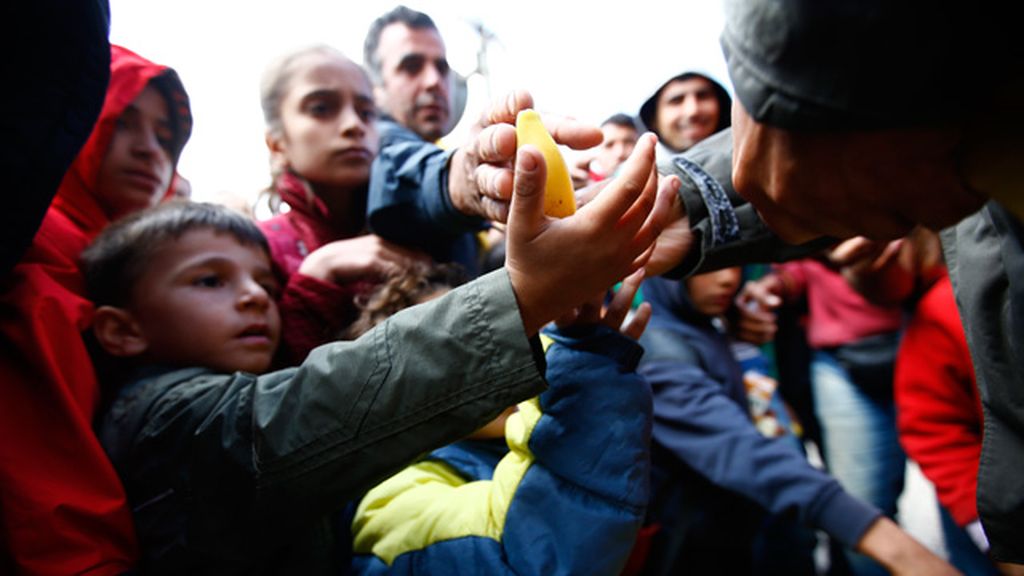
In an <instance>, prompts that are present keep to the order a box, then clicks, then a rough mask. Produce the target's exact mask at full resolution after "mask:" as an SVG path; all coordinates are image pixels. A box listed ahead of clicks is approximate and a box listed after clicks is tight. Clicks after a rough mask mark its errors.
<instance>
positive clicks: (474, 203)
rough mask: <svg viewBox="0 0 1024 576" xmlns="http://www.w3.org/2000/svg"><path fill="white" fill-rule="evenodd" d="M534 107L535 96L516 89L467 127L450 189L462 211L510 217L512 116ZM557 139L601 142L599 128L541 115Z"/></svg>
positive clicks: (583, 144)
mask: <svg viewBox="0 0 1024 576" xmlns="http://www.w3.org/2000/svg"><path fill="white" fill-rule="evenodd" d="M527 108H533V97H532V96H530V93H529V92H526V91H525V90H517V91H515V92H512V93H510V94H508V95H507V96H506V97H505V98H504V99H502V100H500V101H497V102H495V103H494V104H493V105H492V106H491V107H490V108H489V109H488V110H487V111H485V112H484V114H483V115H481V117H480V120H479V121H478V122H477V123H476V125H474V126H473V128H472V129H471V130H470V141H469V143H468V144H466V145H465V146H462V147H460V148H459V149H458V150H456V151H455V154H453V155H452V161H451V169H450V171H449V176H448V191H449V195H450V196H451V200H452V204H453V205H454V206H455V208H456V209H457V210H459V211H460V212H462V213H463V214H467V215H471V216H479V217H481V218H485V219H487V220H496V221H498V222H505V221H507V220H508V213H509V201H510V200H511V198H512V182H513V165H512V162H513V159H514V158H515V156H516V129H515V122H516V115H517V114H519V112H520V111H521V110H525V109H527ZM544 125H545V127H547V128H548V130H550V131H551V135H552V137H554V139H555V142H558V143H559V144H564V145H566V146H569V147H570V148H575V149H580V150H582V149H586V148H591V147H593V146H596V145H597V144H599V143H600V142H601V130H600V129H598V128H597V127H595V126H588V125H584V124H581V123H579V122H576V121H574V120H571V119H569V118H558V117H553V116H545V117H544Z"/></svg>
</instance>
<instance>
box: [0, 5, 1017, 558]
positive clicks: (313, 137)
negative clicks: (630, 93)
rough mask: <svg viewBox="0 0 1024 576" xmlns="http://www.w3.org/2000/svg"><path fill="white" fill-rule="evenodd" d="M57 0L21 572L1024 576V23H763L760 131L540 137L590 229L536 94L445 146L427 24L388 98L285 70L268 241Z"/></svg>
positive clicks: (39, 123)
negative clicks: (929, 526) (1016, 39)
mask: <svg viewBox="0 0 1024 576" xmlns="http://www.w3.org/2000/svg"><path fill="white" fill-rule="evenodd" d="M50 4H56V3H55V2H52V1H50V0H47V1H46V2H41V3H39V4H38V5H32V6H30V7H29V6H27V7H25V8H22V9H21V10H23V11H24V12H25V13H24V14H23V15H22V16H23V17H24V18H23V19H22V21H23V22H24V23H25V26H24V30H23V31H22V32H21V33H35V34H39V36H40V37H43V38H50V39H51V44H52V46H49V47H48V49H47V50H41V51H39V52H38V53H36V54H35V55H34V56H33V59H32V63H33V65H34V66H35V67H36V69H45V70H52V71H54V74H45V75H39V74H29V73H28V72H27V69H19V70H18V71H16V72H17V73H18V74H19V78H18V80H19V82H21V81H22V80H24V82H23V84H24V86H25V87H26V88H27V90H28V92H29V93H33V94H35V95H36V97H35V98H33V99H29V100H24V101H22V102H21V105H22V107H23V108H24V113H23V114H20V115H18V116H17V117H16V118H15V119H13V120H12V121H11V122H10V123H9V124H5V127H4V130H5V131H8V132H9V133H8V134H7V136H8V138H7V140H8V143H7V145H8V146H16V147H17V149H16V150H15V151H12V152H11V153H10V154H7V155H5V157H7V158H8V161H10V160H11V159H14V160H15V161H17V162H18V164H15V165H12V168H11V170H9V172H10V173H11V174H13V175H16V178H15V179H14V182H13V184H14V186H13V188H12V194H9V196H10V199H11V203H10V206H11V210H9V211H5V213H4V215H3V218H4V225H3V226H0V231H2V233H3V235H4V236H3V238H4V240H3V243H2V246H0V248H2V254H3V262H2V264H3V268H2V269H0V274H2V276H0V344H2V346H0V374H2V375H3V379H4V385H3V387H2V394H3V398H2V399H0V427H2V428H0V434H2V435H3V437H4V438H5V440H4V441H3V442H0V572H3V573H11V574H90V575H107V574H111V575H113V574H136V573H138V574H206V573H210V574H294V573H300V574H350V573H351V574H391V573H395V574H398V573H402V574H406V573H408V574H412V573H427V574H512V573H515V574H609V575H614V574H628V575H660V574H680V573H693V574H822V573H828V574H835V575H839V574H856V575H862V574H875V573H886V572H891V573H895V574H908V575H909V574H956V573H965V574H997V573H1004V574H1024V542H1021V538H1022V536H1021V534H1024V531H1022V530H1021V528H1024V517H1022V515H1024V504H1022V502H1024V480H1022V477H1021V476H1020V475H1019V474H1017V473H1015V472H1014V471H1013V470H1014V469H1015V467H1014V465H1013V462H1015V461H1017V458H1020V457H1021V455H1022V454H1024V432H1021V430H1022V429H1024V416H1022V415H1021V411H1020V405H1021V401H1022V400H1021V394H1024V382H1021V378H1022V376H1021V374H1022V373H1024V371H1022V370H1021V369H1020V368H1021V366H1020V360H1019V358H1021V354H1024V351H1021V350H1020V340H1019V339H1018V338H1016V336H1017V331H1018V330H1019V328H1018V326H1020V325H1022V324H1021V322H1018V320H1024V318H1020V316H1021V306H1022V305H1024V304H1022V302H1021V300H1022V298H1024V295H1021V294H1020V291H1021V288H1020V285H1019V284H1020V280H1019V278H1021V277H1022V276H1021V275H1022V274H1024V268H1022V266H1021V262H1022V261H1024V247H1022V246H1021V239H1022V238H1024V231H1022V229H1021V221H1020V219H1021V218H1022V217H1024V212H1022V211H1021V204H1020V201H1019V200H1018V198H1019V192H1018V191H1017V190H1016V186H1017V185H1018V184H1019V182H1020V179H1019V177H1018V172H1017V168H1016V167H1015V166H1016V164H1015V163H1014V162H1013V158H1014V156H1013V152H1015V151H1016V150H1017V149H1018V147H1019V146H1020V144H1019V142H1020V138H1019V135H1018V134H1017V133H1016V132H1014V131H1013V128H1015V127H1016V122H1017V120H1016V118H1017V116H1018V115H1014V111H1016V110H1017V109H1018V108H1019V102H1020V101H1021V100H1020V96H1021V94H1020V92H1019V91H1020V83H1019V81H1018V79H1017V77H1016V76H1015V75H1014V74H1013V73H1012V71H1011V70H1012V69H1011V68H1010V67H1008V65H1006V63H1008V62H1015V59H1014V56H1016V55H1017V54H1018V53H1019V51H1020V49H1019V48H1017V47H1016V46H1015V45H1014V44H1013V43H1012V42H1011V41H1010V40H1008V38H1009V36H1008V26H1009V22H1011V21H1012V19H1007V18H1000V17H999V15H993V14H990V13H988V12H986V11H983V10H982V9H981V8H970V9H967V10H965V13H964V14H957V15H955V16H954V15H950V14H938V13H936V14H932V13H928V14H921V13H920V12H919V11H916V10H911V9H910V8H908V7H904V6H889V4H887V3H884V2H881V0H877V1H873V2H871V3H870V4H871V7H872V9H870V10H868V9H864V10H863V11H855V10H849V9H846V8H844V7H840V6H835V7H823V6H818V5H817V4H813V3H812V2H808V1H805V0H790V1H788V2H786V7H785V9H784V10H778V9H771V8H770V7H767V6H765V5H763V4H761V3H757V2H750V1H748V0H729V1H727V2H726V10H727V18H726V28H725V30H724V32H723V34H722V48H723V50H724V52H725V55H726V60H727V62H728V65H729V73H730V79H731V83H732V86H733V88H734V90H735V94H734V97H733V96H730V93H729V91H727V90H726V88H725V87H724V86H723V85H722V84H721V83H720V82H719V81H717V80H716V79H715V78H713V77H711V76H710V75H708V74H706V73H704V72H701V71H694V70H689V71H683V72H681V73H678V74H676V75H674V76H671V77H670V78H669V79H668V80H666V81H665V82H664V83H663V84H662V85H661V86H660V87H659V88H658V89H657V90H656V91H655V92H654V93H653V94H651V95H650V96H649V97H648V98H647V99H646V100H645V101H644V102H638V103H637V110H636V113H635V114H633V113H627V112H621V111H610V112H612V113H611V114H610V115H609V117H608V119H607V120H606V121H605V122H603V123H602V124H601V125H600V126H599V127H595V126H587V125H583V124H580V123H578V122H575V121H573V120H571V119H569V116H566V117H556V116H554V115H548V116H546V117H545V124H546V127H547V128H548V130H549V131H550V132H551V133H552V135H553V136H554V138H555V139H556V141H557V142H558V143H560V144H562V145H564V146H567V147H570V148H574V149H576V150H580V151H581V153H580V155H579V160H578V161H577V162H575V163H573V164H572V165H571V166H570V172H571V175H572V179H573V183H574V186H575V187H576V188H577V201H578V203H579V206H580V209H579V211H578V212H577V213H576V214H574V215H572V216H569V217H566V218H564V219H555V218H551V217H548V216H545V215H544V213H543V195H544V182H545V175H546V171H547V167H546V165H545V161H544V156H543V155H542V154H541V153H540V152H539V151H538V150H536V149H535V148H532V147H529V146H527V147H522V148H518V149H517V145H516V138H515V128H514V122H515V118H516V115H517V114H518V113H519V112H520V111H522V110H524V109H528V108H532V107H533V99H532V97H531V96H530V94H529V92H527V91H525V90H519V91H516V92H513V93H510V94H509V95H507V97H505V98H503V99H501V100H498V101H495V102H494V103H493V104H492V106H491V107H490V108H489V109H488V110H486V111H485V112H484V113H483V114H482V115H481V117H480V119H479V120H478V122H477V123H476V124H475V125H474V127H473V129H472V130H471V132H470V134H469V137H468V139H467V141H466V142H464V143H462V144H461V145H459V146H455V147H452V148H450V149H445V148H442V147H440V146H439V145H438V144H437V142H438V141H439V138H440V137H441V136H443V135H444V134H445V131H446V130H448V129H449V128H450V127H451V126H452V125H453V124H454V120H455V119H454V118H452V114H453V106H452V94H451V93H450V89H451V85H452V84H451V82H452V72H451V70H450V69H449V66H448V60H447V54H446V49H445V44H444V40H443V38H442V37H441V34H440V32H439V31H438V29H437V27H436V26H435V24H434V22H433V21H432V20H431V18H430V17H429V16H428V15H427V14H424V13H422V12H418V11H415V10H412V9H409V8H407V7H404V6H397V7H395V8H393V9H391V10H389V11H387V12H386V13H384V14H382V15H381V16H380V17H379V18H377V19H376V20H374V21H373V22H372V24H371V25H370V26H369V29H368V31H367V35H366V39H365V43H364V53H363V54H362V60H363V64H362V65H360V64H359V63H357V62H355V61H353V60H352V59H351V58H349V57H348V56H346V55H344V54H342V53H340V52H338V51H337V50H335V49H334V48H332V47H330V46H327V45H317V46H312V47H309V48H305V49H302V50H298V51H294V52H291V53H288V54H283V55H281V56H280V57H279V58H278V59H277V60H275V61H274V62H272V63H269V65H268V66H267V68H266V71H265V73H264V77H263V80H262V83H261V85H260V93H259V97H260V101H261V104H262V109H263V114H264V119H265V123H266V144H267V148H268V153H269V156H270V159H271V167H272V169H271V175H270V185H269V186H268V188H267V189H266V190H264V191H263V192H262V194H261V195H260V197H261V198H262V199H264V200H266V201H267V205H268V206H269V207H270V209H271V212H272V215H271V216H270V217H268V218H266V219H262V220H259V221H257V220H256V219H254V218H253V216H252V212H249V211H246V210H241V211H239V210H237V209H234V208H229V207H226V206H223V205H218V204H212V203H203V202H193V201H191V200H189V196H190V189H191V187H190V185H189V183H188V181H187V180H186V179H184V178H183V177H182V176H181V175H180V174H178V173H177V171H176V167H177V162H178V158H179V157H180V155H181V153H182V150H183V149H184V147H185V146H186V145H187V141H188V139H189V136H190V134H191V131H192V115H191V110H190V103H189V99H188V93H187V86H185V85H183V84H182V82H181V80H180V79H179V78H178V76H177V74H176V73H175V72H174V70H173V68H171V67H168V66H166V65H163V64H157V63H154V62H152V61H150V60H148V59H147V58H145V57H144V56H142V55H139V54H136V53H135V52H133V51H132V50H130V49H129V48H125V47H121V46H114V45H110V44H109V41H108V38H107V28H108V26H107V23H108V22H109V18H110V14H109V10H108V8H107V5H106V2H105V0H83V1H82V2H74V3H72V4H73V5H74V6H73V8H68V9H64V8H60V9H58V8H57V7H56V6H50ZM812 4H813V5H812ZM55 14H56V15H55ZM822 30H826V31H827V32H828V33H824V34H823V33H822ZM769 31H770V32H769ZM1004 32H1005V34H1004ZM980 55H984V56H985V57H986V59H985V60H984V64H981V65H980V66H982V67H984V69H986V70H988V68H987V67H989V66H991V67H992V68H991V70H995V71H999V72H1000V73H1001V75H992V76H986V78H988V79H989V80H990V82H989V84H988V85H987V86H985V87H984V88H983V89H975V90H973V91H972V92H971V93H970V94H969V95H968V96H964V95H963V94H953V93H952V92H953V91H951V90H949V89H948V86H946V84H948V83H949V79H950V78H949V76H948V67H949V66H953V65H957V64H964V65H967V64H970V65H972V66H975V67H977V66H979V64H978V62H980V61H981V60H980V59H979V58H978V57H979V56H980ZM940 64H941V66H940ZM21 76H24V78H22V77H21ZM55 78H56V79H57V80H54V79H55ZM868 79H870V81H868ZM880 86H884V87H885V88H884V89H881V88H880ZM943 90H944V91H943ZM253 97H254V99H255V97H256V95H255V94H254V95H253ZM955 97H962V98H966V99H968V100H969V101H970V103H972V104H974V105H973V106H963V103H962V102H958V101H957V100H956V98H955ZM957 104H958V105H957ZM954 106H955V107H954ZM951 111H953V112H951ZM565 112H566V113H567V114H571V112H572V111H565ZM1007 118H1009V120H1007ZM940 230H941V234H937V232H939V231H940ZM957 308H959V314H958V313H957ZM783 324H788V325H790V326H798V327H799V329H798V330H797V333H796V337H795V338H785V339H784V338H781V337H779V338H777V336H778V334H779V326H780V325H783ZM784 364H785V365H788V366H797V368H798V369H797V371H798V372H799V371H801V370H802V371H803V374H802V377H803V378H805V379H806V380H807V381H808V386H807V387H806V389H805V390H804V391H803V396H802V397H799V398H798V397H796V396H794V395H793V390H796V389H795V388H793V387H787V386H786V385H785V384H786V382H785V380H786V379H789V378H794V377H800V376H794V374H793V373H792V370H788V371H783V370H781V367H782V365H784ZM791 406H810V407H811V409H807V410H799V409H797V410H793V409H791ZM807 430H815V431H818V432H816V433H815V434H810V435H807V434H805V433H804V432H805V431H807ZM810 443H813V444H814V445H816V446H817V447H818V448H819V449H820V451H821V453H822V456H823V460H824V463H823V464H824V467H820V466H815V465H813V464H812V463H811V461H810V460H809V459H808V456H807V454H806V453H805V448H806V447H807V446H808V445H810ZM908 458H909V459H912V460H914V461H915V462H917V463H918V464H919V465H920V467H921V469H922V471H923V472H924V474H925V475H926V476H927V478H928V479H929V480H930V481H931V482H933V483H934V485H935V487H936V494H937V500H938V501H937V502H936V503H935V505H936V507H937V509H938V510H939V511H940V514H939V517H940V518H941V527H937V529H939V530H941V532H942V534H943V536H944V542H945V546H944V550H942V551H940V552H936V551H932V550H929V549H928V548H927V547H925V546H924V545H922V544H921V543H920V542H918V541H917V540H916V539H915V538H914V537H912V536H911V535H909V534H908V533H907V532H906V531H905V530H904V529H903V528H901V527H900V525H899V516H898V511H897V507H896V502H897V499H898V498H899V496H900V493H901V492H902V490H903V483H904V479H903V473H904V469H905V466H906V460H907V459H908ZM819 535H820V536H821V537H823V538H824V540H826V541H828V542H831V545H832V550H831V553H830V554H826V556H827V558H823V557H822V555H821V554H820V553H818V552H819V551H820V548H821V544H820V542H819Z"/></svg>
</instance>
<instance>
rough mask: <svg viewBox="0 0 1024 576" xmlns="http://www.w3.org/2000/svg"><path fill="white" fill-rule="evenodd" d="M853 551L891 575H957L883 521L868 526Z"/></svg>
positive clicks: (889, 521) (888, 522)
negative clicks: (866, 557)
mask: <svg viewBox="0 0 1024 576" xmlns="http://www.w3.org/2000/svg"><path fill="white" fill-rule="evenodd" d="M857 551H858V552H860V553H862V554H864V555H866V556H868V557H870V558H872V559H873V560H875V561H876V562H878V563H879V564H881V565H882V566H884V567H885V568H886V569H887V570H889V572H891V573H892V574H895V575H903V574H905V575H907V576H911V575H915V574H958V572H957V571H956V569H954V568H953V567H952V566H950V565H949V564H946V562H944V561H943V560H941V559H940V558H939V557H938V556H935V555H934V554H932V553H931V552H929V551H928V549H927V548H925V547H924V546H922V545H921V544H920V543H919V542H918V541H917V540H914V539H913V538H912V537H911V536H910V535H909V534H907V533H906V532H904V531H903V530H901V529H900V527H899V526H897V525H896V524H895V523H894V522H893V521H892V520H890V519H888V518H885V517H882V518H879V519H878V520H877V521H876V522H875V523H874V524H872V526H871V527H870V528H869V529H868V531H867V532H866V533H865V534H864V537H863V538H861V540H860V542H858V543H857Z"/></svg>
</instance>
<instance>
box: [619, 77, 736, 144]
mask: <svg viewBox="0 0 1024 576" xmlns="http://www.w3.org/2000/svg"><path fill="white" fill-rule="evenodd" d="M693 78H700V79H702V80H707V81H708V83H709V84H711V88H712V89H713V90H714V91H715V100H717V101H718V124H716V125H715V131H714V132H713V134H714V133H718V132H721V131H722V130H725V129H726V128H728V127H729V126H730V125H731V124H732V115H731V112H730V111H731V110H732V97H730V96H729V92H728V91H726V89H725V87H724V86H722V85H721V84H719V83H718V82H717V81H716V80H715V79H714V78H711V77H710V76H708V75H707V74H702V73H700V72H693V71H690V72H683V73H682V74H678V75H676V76H673V77H672V78H669V79H668V80H666V81H665V82H664V83H663V84H662V85H661V86H659V87H658V89H657V90H655V91H654V94H651V95H650V97H648V98H647V100H645V101H644V103H643V105H642V106H640V112H639V114H638V116H639V117H640V121H641V122H643V125H644V127H645V128H646V129H647V130H649V131H651V132H654V133H655V134H657V136H658V152H659V158H661V157H668V156H671V155H672V154H678V153H679V152H682V150H674V149H672V148H669V147H668V146H666V145H665V140H664V139H663V138H662V136H661V134H660V133H658V126H657V122H656V121H655V119H656V118H657V116H658V98H659V97H661V92H662V91H663V90H665V88H666V87H667V86H668V85H669V84H671V83H673V82H682V81H685V80H690V79H693Z"/></svg>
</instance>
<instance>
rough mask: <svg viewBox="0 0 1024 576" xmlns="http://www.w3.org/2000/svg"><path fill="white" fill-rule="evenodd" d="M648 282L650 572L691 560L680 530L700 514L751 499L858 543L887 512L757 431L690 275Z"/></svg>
mask: <svg viewBox="0 0 1024 576" xmlns="http://www.w3.org/2000/svg"><path fill="white" fill-rule="evenodd" d="M643 291H644V295H645V299H646V300H647V301H648V302H650V303H651V306H652V307H653V309H654V315H653V317H652V319H651V323H650V325H649V326H648V328H647V331H646V332H645V333H644V335H643V337H642V338H641V340H640V342H641V344H642V345H643V346H644V349H645V350H646V354H645V356H644V358H643V360H642V361H641V363H640V367H639V372H640V374H641V375H643V376H645V377H646V378H647V379H648V381H649V382H650V384H651V388H652V391H653V393H654V427H653V448H652V458H653V463H652V464H653V470H652V491H653V494H652V503H651V506H650V510H651V514H650V518H649V522H652V523H658V524H661V526H662V532H663V533H662V534H661V535H660V536H659V537H658V538H656V539H655V541H654V544H653V548H652V551H651V555H650V559H649V561H648V569H647V573H673V574H674V573H678V572H677V571H678V570H682V569H684V568H685V566H686V564H685V561H686V559H685V558H680V557H678V551H679V548H678V543H679V542H680V541H681V540H682V539H683V538H684V537H685V534H683V533H681V532H685V531H686V530H687V528H688V527H690V526H693V524H694V522H695V519H696V518H698V517H712V518H713V517H715V516H716V513H717V516H719V517H722V516H724V515H727V514H733V513H734V511H735V510H737V509H741V508H744V505H745V502H746V501H747V499H749V500H750V501H753V502H756V503H757V504H759V505H760V506H761V507H762V508H764V509H765V510H767V511H768V512H770V513H772V514H782V513H786V512H796V514H797V515H798V516H799V518H800V519H801V520H802V521H803V522H804V523H805V524H808V525H810V526H814V527H817V528H820V529H822V530H824V531H826V532H827V533H828V534H829V535H830V536H832V537H834V538H836V539H837V540H839V541H840V542H842V543H844V544H846V545H853V544H855V543H856V542H857V541H858V540H859V539H860V537H861V535H862V534H863V533H864V531H865V530H867V528H868V526H869V525H870V524H871V523H872V522H873V521H874V520H875V519H876V518H877V517H878V516H879V515H880V512H879V511H878V510H876V509H874V508H873V507H871V506H870V505H868V504H866V503H864V502H861V501H860V500H858V499H856V498H854V497H853V496H850V495H849V494H847V493H846V492H845V491H844V490H843V489H842V488H841V487H840V485H839V483H838V482H836V480H835V479H833V478H832V477H831V476H829V475H827V474H825V473H823V472H821V471H819V470H817V469H815V468H813V467H812V466H811V465H810V464H808V462H807V460H806V459H805V458H804V456H803V454H801V453H800V452H799V451H798V450H797V449H796V448H794V446H793V444H792V443H791V442H787V441H785V440H784V439H781V438H776V439H770V438H766V437H764V436H762V435H761V434H760V433H759V432H758V431H757V429H756V428H755V427H754V425H753V423H752V422H751V420H750V416H749V412H748V410H747V405H746V403H747V400H746V393H745V390H744V387H743V381H742V375H741V374H740V370H739V365H738V363H737V362H736V360H735V359H734V358H733V356H732V354H731V352H730V348H729V343H728V341H727V339H726V338H725V336H724V335H722V334H721V333H719V332H718V330H716V329H715V327H714V326H713V325H712V323H711V319H710V318H708V317H706V316H703V315H701V314H700V313H698V312H697V311H696V310H695V309H694V308H693V306H692V305H691V304H690V300H689V296H688V294H687V292H686V287H685V284H683V282H681V281H674V280H667V279H664V278H652V279H649V280H647V281H645V282H644V286H643ZM747 517H749V515H747ZM719 519H721V518H719ZM739 524H740V521H739V520H737V521H736V526H735V530H736V535H737V536H738V533H739V531H740V530H741V526H740V525H739ZM673 542H674V544H673Z"/></svg>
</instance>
